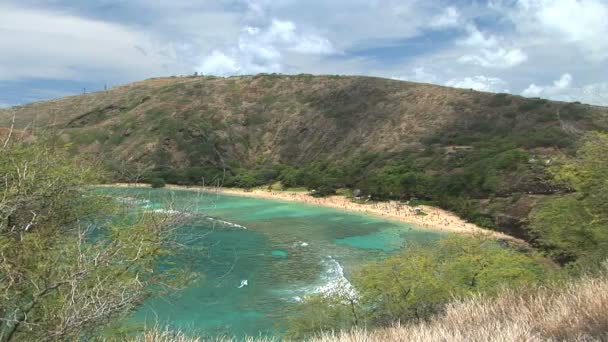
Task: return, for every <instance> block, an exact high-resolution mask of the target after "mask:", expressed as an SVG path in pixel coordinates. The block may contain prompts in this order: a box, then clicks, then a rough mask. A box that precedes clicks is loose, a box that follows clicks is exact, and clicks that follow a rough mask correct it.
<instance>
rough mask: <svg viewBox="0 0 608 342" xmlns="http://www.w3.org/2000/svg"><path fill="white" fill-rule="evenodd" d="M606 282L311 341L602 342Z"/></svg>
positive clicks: (459, 305)
mask: <svg viewBox="0 0 608 342" xmlns="http://www.w3.org/2000/svg"><path fill="white" fill-rule="evenodd" d="M607 306H608V277H607V276H606V270H604V271H603V273H602V275H600V276H595V277H589V276H586V277H583V278H582V279H579V280H576V281H573V282H572V283H569V284H567V285H563V284H560V285H558V284H550V285H547V286H545V287H540V288H536V289H530V290H527V291H517V290H512V289H505V290H501V291H499V292H498V293H497V295H495V296H491V297H488V296H473V297H470V298H467V299H464V300H456V301H453V302H451V303H450V304H448V305H447V306H446V309H445V313H443V314H441V315H438V316H436V317H434V318H432V319H430V320H429V321H427V322H415V323H411V324H401V325H397V326H395V327H389V328H385V329H380V330H364V329H357V330H354V331H342V332H329V333H325V334H323V335H322V336H319V337H317V338H313V339H311V340H312V341H315V342H341V341H345V342H347V341H370V342H376V341H377V342H381V341H420V342H422V341H475V342H482V341H483V342H486V341H496V342H498V341H581V342H582V341H604V340H606V339H607V338H608V333H607V332H608V311H606V307H607Z"/></svg>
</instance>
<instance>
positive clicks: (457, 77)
mask: <svg viewBox="0 0 608 342" xmlns="http://www.w3.org/2000/svg"><path fill="white" fill-rule="evenodd" d="M0 51H2V53H0V107H1V106H8V105H15V104H23V103H28V102H32V101H37V100H43V99H49V98H55V97H61V96H66V95H72V94H78V93H81V92H82V91H83V89H84V88H86V89H87V91H96V90H101V89H103V87H104V85H106V84H107V85H108V86H115V85H119V84H123V83H126V82H131V81H137V80H141V79H146V78H150V77H159V76H171V75H189V74H193V73H194V72H199V73H203V74H213V75H220V76H229V75H240V74H254V73H260V72H269V73H270V72H278V73H288V74H291V73H313V74H354V75H373V76H381V77H388V78H395V79H401V80H410V81H416V82H426V83H434V84H441V85H448V86H453V87H462V88H473V89H477V90H482V91H492V92H510V93H513V94H519V95H524V96H530V97H536V96H540V97H546V98H551V99H556V100H566V101H581V102H585V103H593V104H603V105H608V0H457V1H447V0H435V1H433V0H332V1H330V0H306V1H304V0H198V1H196V0H173V1H147V0H99V1H76V0H2V1H1V2H0Z"/></svg>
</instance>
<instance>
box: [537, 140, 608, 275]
mask: <svg viewBox="0 0 608 342" xmlns="http://www.w3.org/2000/svg"><path fill="white" fill-rule="evenodd" d="M550 171H551V173H552V174H553V176H554V177H555V180H556V181H557V182H559V183H561V184H564V185H566V186H568V187H570V188H572V189H574V190H575V192H574V193H571V194H567V195H564V196H561V197H556V198H551V199H548V200H546V201H545V202H544V203H543V204H542V206H541V207H540V209H539V210H537V211H536V212H535V213H533V215H532V216H531V228H532V230H533V232H534V233H535V234H536V235H537V236H538V238H539V241H540V242H541V243H542V244H543V245H544V246H546V247H547V248H548V249H549V251H550V252H551V254H552V255H553V256H554V257H556V258H557V259H559V260H561V261H563V262H572V261H576V264H577V265H579V266H583V265H585V267H589V266H598V265H599V264H600V263H601V262H602V261H604V260H605V259H606V258H608V134H605V133H598V132H596V133H590V134H588V135H587V136H586V137H585V138H584V139H583V142H582V145H581V147H580V148H579V149H578V151H577V153H576V156H575V157H573V158H563V159H561V160H559V161H558V162H557V163H556V164H555V165H554V166H553V167H551V169H550Z"/></svg>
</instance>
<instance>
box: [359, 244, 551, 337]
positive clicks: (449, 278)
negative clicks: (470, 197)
mask: <svg viewBox="0 0 608 342" xmlns="http://www.w3.org/2000/svg"><path fill="white" fill-rule="evenodd" d="M543 276H544V269H543V267H541V266H540V265H539V263H538V261H537V260H536V259H535V258H534V257H531V256H528V255H525V254H523V253H519V252H517V251H515V250H513V249H511V248H508V247H503V246H501V245H499V244H498V243H496V242H495V241H493V240H491V239H489V238H486V237H484V236H478V237H468V236H457V235H453V236H450V237H447V238H445V239H442V240H440V241H439V242H437V243H436V244H432V245H430V246H426V247H420V246H418V247H410V248H408V249H407V250H406V252H405V253H403V254H402V255H398V256H395V257H391V258H388V259H386V260H383V261H380V262H377V263H373V264H371V265H368V266H366V267H364V268H363V269H362V270H361V271H360V272H359V274H358V276H357V277H356V284H357V288H358V289H359V290H360V293H361V298H362V302H363V303H367V305H368V306H370V307H373V308H374V309H373V310H372V311H371V312H370V313H369V314H370V315H371V321H372V322H375V323H377V324H382V325H385V324H389V323H392V322H395V321H397V320H401V321H407V320H411V319H423V318H426V317H428V316H429V315H431V314H434V313H436V312H438V311H439V309H440V308H441V305H442V304H443V303H445V302H447V301H448V300H450V299H451V298H453V297H463V296H468V295H472V294H474V293H478V292H484V293H492V292H495V291H497V290H498V289H500V288H502V287H518V286H523V285H528V284H533V283H537V282H539V281H540V280H541V279H543Z"/></svg>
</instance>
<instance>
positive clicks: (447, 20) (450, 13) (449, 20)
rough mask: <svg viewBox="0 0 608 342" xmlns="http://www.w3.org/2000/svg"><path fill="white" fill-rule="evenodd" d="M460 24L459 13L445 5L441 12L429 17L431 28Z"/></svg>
mask: <svg viewBox="0 0 608 342" xmlns="http://www.w3.org/2000/svg"><path fill="white" fill-rule="evenodd" d="M458 25H460V13H459V12H458V10H457V9H456V8H454V7H451V6H450V7H447V8H446V9H445V10H444V11H443V13H441V14H440V15H438V16H436V17H434V18H432V19H431V22H430V24H429V26H431V27H432V28H447V27H456V26H458Z"/></svg>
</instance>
